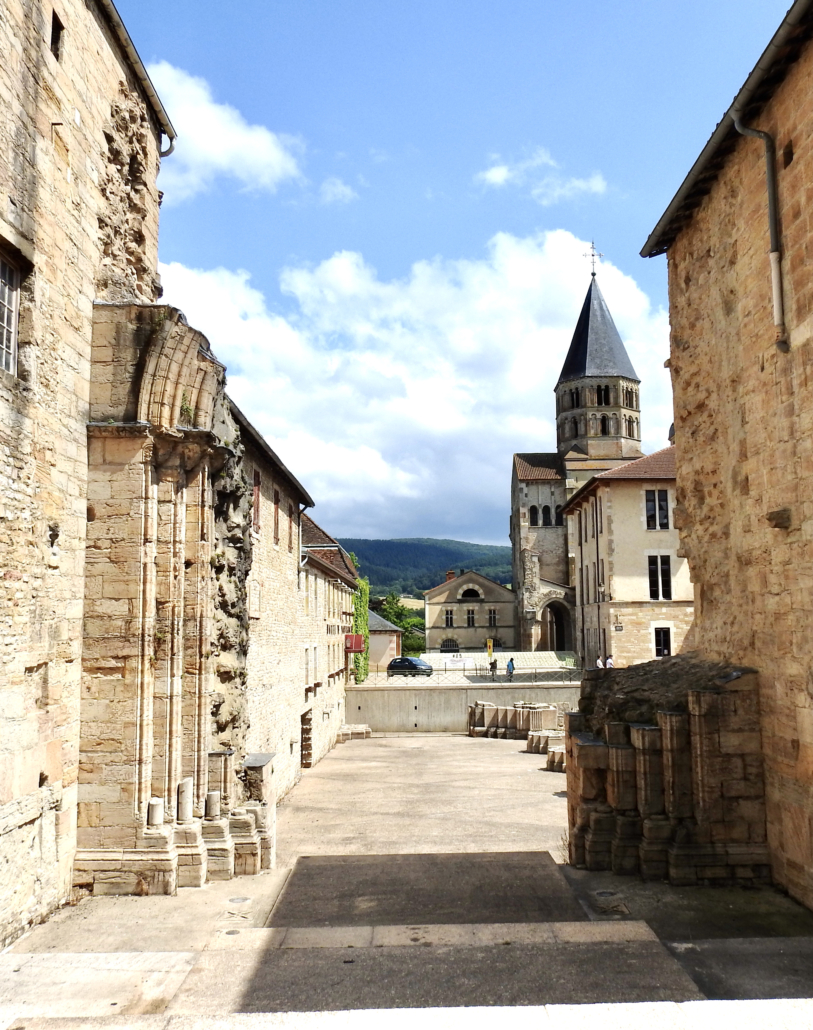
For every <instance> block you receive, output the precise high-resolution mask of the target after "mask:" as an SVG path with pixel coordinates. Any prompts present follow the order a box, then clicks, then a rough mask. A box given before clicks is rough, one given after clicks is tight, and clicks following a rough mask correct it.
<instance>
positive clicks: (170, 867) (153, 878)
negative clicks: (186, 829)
mask: <svg viewBox="0 0 813 1030" xmlns="http://www.w3.org/2000/svg"><path fill="white" fill-rule="evenodd" d="M73 885H74V887H80V888H82V889H84V890H89V891H90V892H91V893H92V894H98V895H104V894H137V895H145V894H175V893H177V889H178V852H177V850H176V848H175V843H174V841H173V831H172V827H163V826H162V827H158V828H156V829H149V830H144V831H142V832H141V833H140V834H139V835H138V837H137V839H136V847H134V848H82V849H79V850H78V851H77V852H76V857H75V859H74V863H73Z"/></svg>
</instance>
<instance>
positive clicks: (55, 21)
mask: <svg viewBox="0 0 813 1030" xmlns="http://www.w3.org/2000/svg"><path fill="white" fill-rule="evenodd" d="M64 31H65V27H64V25H63V24H62V22H61V21H60V20H59V16H58V15H57V13H56V11H52V12H51V53H52V54H53V55H54V57H55V58H56V59H57V61H58V60H59V59H60V57H61V56H62V33H63V32H64Z"/></svg>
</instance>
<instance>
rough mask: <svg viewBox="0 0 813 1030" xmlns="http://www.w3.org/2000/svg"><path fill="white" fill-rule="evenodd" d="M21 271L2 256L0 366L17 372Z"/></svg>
mask: <svg viewBox="0 0 813 1030" xmlns="http://www.w3.org/2000/svg"><path fill="white" fill-rule="evenodd" d="M19 303H20V273H19V272H18V271H17V269H16V268H15V267H14V266H13V265H11V264H9V263H8V261H6V260H5V259H3V258H0V368H2V369H3V370H4V371H6V372H10V373H11V374H12V375H16V374H17V316H18V311H19Z"/></svg>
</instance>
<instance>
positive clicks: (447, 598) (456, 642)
mask: <svg viewBox="0 0 813 1030" xmlns="http://www.w3.org/2000/svg"><path fill="white" fill-rule="evenodd" d="M515 600H516V599H515V597H514V593H513V591H512V590H510V589H509V588H508V587H505V586H503V585H502V583H497V582H495V580H493V579H489V578H488V576H483V575H481V573H479V572H468V571H466V570H465V569H461V570H460V575H459V576H456V575H455V574H454V572H453V571H452V570H449V572H447V573H446V580H445V581H444V582H443V583H440V584H439V585H438V586H436V587H432V589H431V590H427V591H425V592H424V606H425V616H426V650H427V651H441V652H444V653H447V654H448V653H452V652H460V651H476V652H478V653H480V654H482V653H483V652H484V651H485V650H486V646H487V642H488V640H489V639H491V640H492V641H493V642H494V649H495V650H496V651H505V650H514V649H515V648H516V635H515V627H514V623H515V612H514V602H515Z"/></svg>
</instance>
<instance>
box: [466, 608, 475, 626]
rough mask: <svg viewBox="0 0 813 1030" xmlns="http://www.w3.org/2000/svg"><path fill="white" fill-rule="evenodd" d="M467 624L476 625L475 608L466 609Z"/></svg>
mask: <svg viewBox="0 0 813 1030" xmlns="http://www.w3.org/2000/svg"><path fill="white" fill-rule="evenodd" d="M466 625H467V626H473V625H474V609H473V608H467V609H466Z"/></svg>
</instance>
